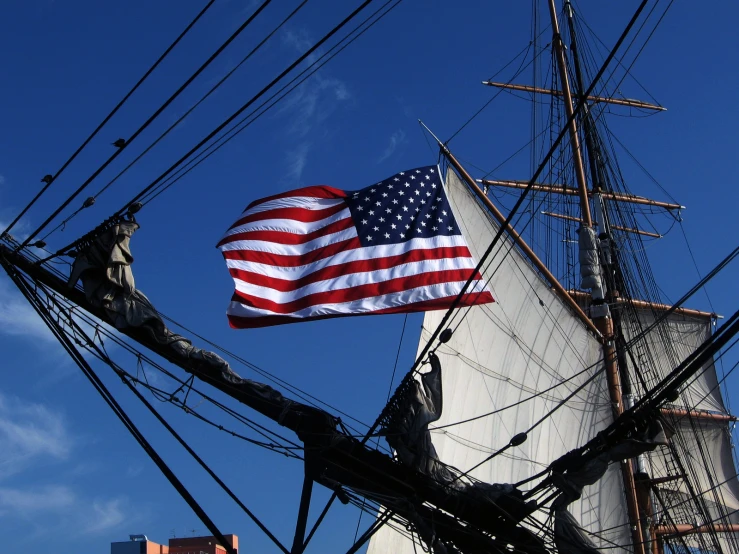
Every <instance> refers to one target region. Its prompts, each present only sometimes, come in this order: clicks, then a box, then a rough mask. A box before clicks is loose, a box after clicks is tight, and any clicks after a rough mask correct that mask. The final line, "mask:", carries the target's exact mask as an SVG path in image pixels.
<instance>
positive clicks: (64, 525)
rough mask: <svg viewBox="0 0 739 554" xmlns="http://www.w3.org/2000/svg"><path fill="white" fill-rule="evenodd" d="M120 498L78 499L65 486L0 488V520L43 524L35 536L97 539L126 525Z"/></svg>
mask: <svg viewBox="0 0 739 554" xmlns="http://www.w3.org/2000/svg"><path fill="white" fill-rule="evenodd" d="M126 504H127V502H126V500H125V499H123V498H112V499H108V500H100V499H89V498H85V497H82V496H80V495H79V494H77V493H76V492H75V491H74V490H73V489H72V488H70V487H68V486H66V485H48V486H44V487H36V488H28V489H21V488H11V487H0V518H4V519H13V520H26V521H32V522H35V521H38V520H39V519H41V520H43V521H44V522H45V523H44V527H43V528H38V529H37V530H36V535H46V534H52V533H53V534H55V535H58V534H60V533H65V531H66V533H65V534H67V533H68V534H69V535H71V536H87V535H101V534H104V533H107V532H109V531H110V530H112V529H115V528H116V527H119V526H121V525H122V524H123V523H124V522H127V520H128V517H127V513H126V512H127V510H124V506H125V505H126Z"/></svg>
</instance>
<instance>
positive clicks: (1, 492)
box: [0, 485, 76, 517]
mask: <svg viewBox="0 0 739 554" xmlns="http://www.w3.org/2000/svg"><path fill="white" fill-rule="evenodd" d="M75 501H76V497H75V495H74V493H73V492H72V490H71V489H70V488H69V487H65V486H61V485H52V486H48V487H41V488H38V489H30V490H29V489H14V488H6V487H1V488H0V515H6V514H9V513H10V514H13V515H20V516H25V517H28V516H35V515H37V514H39V513H40V512H49V511H59V510H66V509H68V508H69V507H70V506H72V505H73V504H74V503H75Z"/></svg>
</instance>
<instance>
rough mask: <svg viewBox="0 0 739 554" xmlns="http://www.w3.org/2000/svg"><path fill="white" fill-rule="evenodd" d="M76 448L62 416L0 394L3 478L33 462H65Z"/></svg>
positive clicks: (0, 471)
mask: <svg viewBox="0 0 739 554" xmlns="http://www.w3.org/2000/svg"><path fill="white" fill-rule="evenodd" d="M72 445H73V439H72V437H71V435H70V433H69V431H68V429H67V425H66V422H65V419H64V416H63V415H62V414H61V413H59V412H55V411H52V410H50V409H49V408H47V407H46V406H44V405H42V404H35V403H32V402H30V403H29V402H24V401H21V400H19V399H17V398H14V397H11V396H7V395H4V394H2V393H0V479H1V478H5V477H8V476H10V475H14V474H16V473H19V472H21V471H23V470H25V469H27V468H28V467H29V466H30V465H31V464H33V463H38V462H40V461H44V462H48V461H55V460H65V459H67V458H68V456H69V454H70V450H71V448H72Z"/></svg>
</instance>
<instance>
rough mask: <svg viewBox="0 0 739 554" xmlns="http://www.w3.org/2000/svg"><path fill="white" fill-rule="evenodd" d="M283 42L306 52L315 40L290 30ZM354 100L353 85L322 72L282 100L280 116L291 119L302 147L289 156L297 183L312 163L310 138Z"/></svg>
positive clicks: (293, 135)
mask: <svg viewBox="0 0 739 554" xmlns="http://www.w3.org/2000/svg"><path fill="white" fill-rule="evenodd" d="M282 40H283V43H284V44H285V45H286V46H287V47H288V48H290V49H291V50H295V51H297V52H301V53H302V52H305V51H306V50H307V49H308V48H310V46H311V45H312V44H313V42H312V41H311V40H310V39H309V37H308V35H307V34H306V33H305V32H302V31H297V32H296V31H292V30H287V31H285V32H284V33H283V34H282ZM320 55H321V53H320V51H316V52H314V53H312V54H311V55H310V56H308V58H306V62H305V63H306V64H311V63H313V62H315V61H316V60H317V59H318V58H319V57H320ZM351 99H352V94H351V92H350V90H349V87H348V86H347V85H346V83H345V82H344V81H342V80H341V79H337V78H336V77H329V76H326V75H322V74H321V72H319V73H316V74H314V75H312V76H311V77H310V78H309V79H308V80H306V81H305V82H304V83H303V84H302V85H300V86H299V87H298V88H297V89H295V90H294V91H293V92H292V93H291V94H290V95H289V96H288V97H286V98H285V100H284V101H283V103H282V106H281V108H280V110H279V112H278V116H282V117H283V118H284V119H286V120H287V135H288V138H289V139H290V140H292V141H295V140H298V141H300V142H299V143H298V146H297V147H295V148H293V149H290V150H289V151H288V152H287V155H286V160H285V161H286V168H287V175H286V177H287V178H288V179H290V181H292V182H293V183H297V182H299V181H300V178H301V176H302V173H303V169H304V168H305V166H306V164H307V162H308V154H309V152H310V151H311V147H312V146H313V141H312V140H308V137H310V136H315V135H317V134H319V133H320V134H324V133H325V132H326V125H325V124H326V122H327V121H328V119H329V117H330V116H331V115H332V114H333V113H334V112H336V110H337V109H338V107H339V106H340V105H341V104H342V103H346V102H348V101H350V100H351Z"/></svg>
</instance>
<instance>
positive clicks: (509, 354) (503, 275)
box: [368, 171, 630, 554]
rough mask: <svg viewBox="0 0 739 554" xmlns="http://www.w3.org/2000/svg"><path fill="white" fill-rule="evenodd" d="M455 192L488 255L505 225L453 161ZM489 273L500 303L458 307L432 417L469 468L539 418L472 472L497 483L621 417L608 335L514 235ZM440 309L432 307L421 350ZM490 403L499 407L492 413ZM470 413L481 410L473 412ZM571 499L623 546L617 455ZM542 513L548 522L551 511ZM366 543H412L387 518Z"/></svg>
mask: <svg viewBox="0 0 739 554" xmlns="http://www.w3.org/2000/svg"><path fill="white" fill-rule="evenodd" d="M447 194H448V197H449V200H450V203H451V206H452V209H453V210H454V212H455V215H456V217H457V221H458V222H459V223H460V226H461V228H462V232H463V233H464V235H465V236H466V238H467V242H468V245H469V247H470V250H471V252H472V254H473V256H474V257H475V258H476V259H478V260H479V259H480V257H481V256H482V254H483V253H484V251H485V250H486V248H487V247H488V245H489V244H490V242H491V241H492V239H493V237H494V236H495V233H496V232H497V230H498V226H497V224H496V223H495V222H494V221H493V220H492V219H491V217H490V216H489V214H488V213H487V211H486V210H485V208H484V207H482V206H481V205H480V204H479V203H478V201H477V199H476V198H475V197H474V196H473V193H472V192H471V191H470V190H469V189H468V187H467V186H466V185H465V184H464V183H462V182H461V181H460V180H459V178H458V177H457V175H456V174H455V173H454V172H452V171H449V172H448V174H447ZM482 273H483V275H484V277H485V278H486V279H489V284H490V288H491V290H492V292H493V296H494V298H495V300H496V303H494V304H487V305H484V306H477V307H473V308H465V309H462V310H459V311H458V313H457V314H456V315H455V317H454V318H453V319H452V320H451V327H452V328H453V329H454V334H453V336H452V338H451V340H450V341H449V342H448V343H446V344H444V345H442V346H441V347H440V348H439V349H438V350H437V351H436V353H437V355H438V356H439V358H440V360H441V363H442V366H443V367H444V375H443V388H444V411H443V413H442V415H441V418H440V419H439V420H438V421H437V422H436V423H435V424H434V425H432V438H433V441H434V445H435V447H436V450H437V452H438V455H439V458H440V459H441V460H442V461H443V462H445V463H447V464H449V465H452V466H454V467H456V468H458V469H460V470H462V471H467V470H469V469H470V468H472V467H474V466H476V465H477V464H479V463H480V462H482V461H483V460H484V459H485V458H487V457H488V456H489V455H490V454H491V453H492V452H494V451H496V450H498V449H500V448H501V447H503V446H505V445H506V444H507V443H508V442H509V441H510V439H511V437H513V436H514V435H515V434H517V433H519V432H522V431H529V429H530V428H531V427H534V428H533V429H532V430H530V431H529V432H528V434H529V438H528V440H527V441H526V442H525V443H523V444H522V445H520V446H518V447H515V448H512V449H510V450H508V451H506V452H505V453H503V454H502V455H500V456H497V457H495V458H494V459H493V460H491V461H489V462H487V463H484V464H482V465H481V466H480V467H478V468H477V469H475V470H473V471H472V472H471V474H470V475H472V476H473V477H475V478H477V479H480V480H482V481H485V482H488V483H516V482H518V481H521V480H524V479H526V478H528V477H531V476H532V475H535V474H537V473H539V472H540V471H542V470H543V469H544V468H545V467H546V466H547V465H548V464H549V463H550V462H551V461H553V460H554V459H555V458H557V457H558V456H560V455H562V454H564V453H566V452H568V451H570V450H572V449H573V448H576V447H578V446H580V445H582V444H584V443H585V442H587V441H588V440H589V439H590V438H592V437H593V436H594V435H595V434H596V433H597V432H598V431H600V430H601V429H602V428H603V427H605V426H606V425H608V424H609V423H610V422H611V421H612V419H613V416H612V407H611V405H610V400H609V396H608V389H607V385H606V380H605V375H604V374H603V371H602V370H603V363H602V350H601V345H600V343H599V342H598V340H597V339H596V338H595V337H594V336H592V335H591V333H590V332H589V331H588V329H587V328H586V327H585V325H584V324H583V322H582V321H581V320H580V319H579V318H578V317H577V316H576V315H574V314H573V313H572V312H571V311H570V309H569V308H568V307H567V306H566V305H565V304H564V303H563V302H562V301H561V300H560V299H559V298H558V297H557V296H556V294H555V293H554V292H553V291H552V290H551V288H550V286H549V285H548V284H547V283H546V282H545V281H544V280H543V279H541V278H540V277H539V275H538V274H537V273H536V272H535V270H534V269H533V268H532V267H531V265H530V264H529V262H528V260H527V259H526V258H525V257H524V256H523V255H522V254H521V253H520V252H519V251H518V250H517V249H516V248H515V247H514V246H513V244H512V243H510V242H501V245H500V246H499V247H498V248H497V250H496V252H495V255H494V256H493V257H492V260H491V261H490V263H489V264H487V265H486V267H484V268H483V271H482ZM443 315H444V312H442V311H436V312H427V313H426V315H425V318H424V322H423V329H422V333H421V339H420V344H419V352H420V351H421V349H422V348H423V347H424V346H425V343H426V341H427V340H428V339H429V338H430V336H431V333H432V332H433V331H434V329H436V327H437V325H438V324H439V322H440V321H441V318H442V317H443ZM590 378H592V380H591V381H590V382H588V383H587V384H585V382H586V381H587V380H588V379H590ZM583 384H585V386H584V387H583V389H582V390H580V391H579V392H576V393H575V394H574V395H573V397H572V398H571V399H568V400H566V401H565V399H566V398H567V397H568V396H569V395H570V394H572V393H573V392H575V391H576V389H578V387H580V386H582V385H583ZM560 405H561V407H559V406H560ZM558 407H559V408H558ZM555 408H558V409H557V410H556V411H554V412H553V413H552V411H553V410H555ZM490 412H497V413H494V414H492V415H487V416H485V415H484V414H489V413H490ZM480 416H484V417H480ZM470 418H478V419H474V420H472V421H468V422H464V421H465V420H469V419H470ZM458 422H463V423H458ZM569 509H570V512H571V513H572V514H573V515H574V517H575V518H576V519H577V520H578V521H579V522H580V525H581V526H582V527H583V528H584V529H585V530H586V531H588V532H590V533H593V535H589V536H590V539H591V540H593V542H594V543H595V544H596V546H604V547H609V550H608V551H609V552H614V550H613V544H614V543H615V544H627V543H628V542H629V541H630V535H629V529H628V525H627V524H626V523H627V512H626V504H625V498H624V493H623V485H622V482H621V476H620V472H619V470H618V467H617V464H616V465H612V466H611V468H610V469H609V470H608V472H607V473H606V475H605V476H604V477H603V478H602V479H601V480H600V481H599V482H598V483H597V484H595V485H593V486H590V487H586V488H585V490H584V492H583V496H582V498H581V499H580V500H578V501H576V502H575V503H573V504H572V505H571V506H570V508H569ZM536 517H537V518H539V520H540V521H541V522H544V521H545V520H546V519H547V517H548V513H547V512H538V513H537V514H536ZM615 551H616V552H617V551H618V550H615ZM368 552H369V554H385V553H388V552H393V553H399V554H400V553H402V554H412V553H413V552H414V547H413V544H412V542H411V541H410V540H409V539H408V538H407V536H406V535H404V534H402V533H400V532H398V531H396V530H393V529H389V528H383V529H382V530H380V531H379V532H378V533H377V534H376V535H375V536H374V537H373V539H372V543H371V544H370V547H369V550H368Z"/></svg>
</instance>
